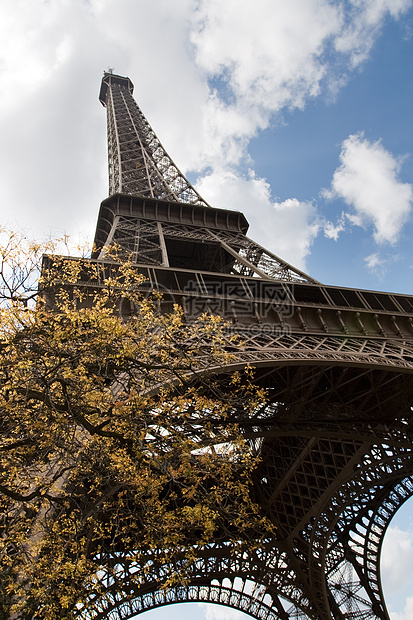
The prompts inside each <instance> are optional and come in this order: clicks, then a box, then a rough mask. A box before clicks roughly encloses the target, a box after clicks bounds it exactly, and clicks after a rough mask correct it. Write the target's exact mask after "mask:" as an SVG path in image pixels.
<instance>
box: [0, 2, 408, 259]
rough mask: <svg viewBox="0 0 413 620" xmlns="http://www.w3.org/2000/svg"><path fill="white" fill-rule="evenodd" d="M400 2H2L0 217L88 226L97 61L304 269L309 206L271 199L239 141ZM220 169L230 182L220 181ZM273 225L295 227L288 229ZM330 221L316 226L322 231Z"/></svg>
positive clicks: (298, 95)
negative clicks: (247, 173)
mask: <svg viewBox="0 0 413 620" xmlns="http://www.w3.org/2000/svg"><path fill="white" fill-rule="evenodd" d="M410 4H411V0H392V1H390V0H387V1H386V0H365V1H364V2H362V3H359V2H357V3H356V2H350V3H344V4H342V3H341V2H338V1H333V0H290V1H289V2H288V3H287V2H284V0H255V1H254V2H252V0H246V1H245V2H239V1H238V0H226V1H225V2H224V3H223V2H221V1H220V0H154V1H153V2H147V1H146V0H54V2H45V1H44V0H3V2H2V8H1V13H2V14H1V20H0V37H1V41H2V46H1V50H0V76H1V80H0V133H1V136H2V144H3V148H2V149H1V151H0V170H1V171H2V182H1V184H0V217H1V218H2V220H3V222H4V223H9V224H11V225H17V226H22V225H24V226H26V227H28V228H30V229H33V231H34V233H35V234H37V235H38V234H39V231H45V232H46V233H48V232H49V230H51V231H52V233H54V232H56V234H61V232H62V231H67V232H69V233H71V234H73V233H77V232H78V231H82V232H85V233H86V232H87V233H89V234H90V236H91V234H92V233H93V228H94V224H95V221H96V215H97V211H98V205H99V202H100V200H101V199H102V198H104V197H105V194H106V192H107V179H106V170H107V164H106V149H105V112H104V110H103V109H102V108H101V107H100V105H99V103H98V102H97V93H98V90H99V81H100V76H101V74H102V71H103V69H106V68H107V67H108V66H111V67H114V70H115V72H119V73H121V74H125V75H126V74H128V75H130V77H131V78H132V80H133V81H134V82H135V95H136V99H137V101H138V102H139V105H140V106H141V108H142V110H143V112H144V113H145V114H146V115H147V117H148V120H149V122H150V123H151V125H152V126H153V127H154V129H155V131H156V132H157V134H158V135H159V136H160V138H161V140H162V142H163V143H164V145H165V147H166V149H167V151H168V152H169V153H170V155H171V156H172V157H173V158H174V159H175V160H176V162H177V163H178V165H179V167H180V168H182V169H183V170H184V171H185V170H192V171H194V170H196V171H198V173H199V174H202V175H204V176H205V174H206V172H205V171H208V175H207V176H206V178H205V179H202V178H201V179H200V186H201V188H204V189H203V190H202V191H204V193H205V198H206V199H207V200H208V201H209V202H211V203H212V204H214V201H215V197H216V198H217V206H223V207H225V206H227V207H231V206H232V205H233V204H234V203H239V204H242V205H245V204H246V203H247V202H248V205H247V215H248V216H249V218H250V220H251V223H252V228H253V230H257V231H258V232H259V235H260V236H259V238H260V239H262V242H263V243H264V241H265V243H266V245H268V246H269V248H270V249H272V250H274V251H275V252H276V253H279V254H281V255H282V256H283V258H284V257H285V258H286V260H289V261H291V262H293V263H294V262H295V263H296V264H297V266H300V265H301V267H304V261H305V257H306V256H307V255H308V253H309V251H310V248H311V243H312V241H313V239H314V237H315V235H316V233H317V230H318V224H316V209H315V206H314V205H313V204H312V203H311V202H310V201H301V202H298V201H297V200H296V199H295V198H290V199H287V200H283V201H280V202H276V201H274V200H272V199H271V197H270V191H269V187H268V185H267V184H266V182H265V181H264V180H263V179H253V178H252V177H251V178H248V179H245V178H243V177H242V174H241V173H240V171H239V168H240V166H241V165H242V166H243V168H244V169H245V166H246V165H247V166H249V167H252V166H253V162H252V161H251V160H249V158H248V145H249V142H250V140H251V138H252V137H253V136H256V135H257V134H258V133H259V131H260V130H262V129H263V128H266V127H267V126H268V125H269V124H270V123H271V119H272V118H273V117H274V115H275V114H277V113H280V112H282V110H283V109H285V108H294V107H299V108H302V107H304V106H305V105H306V103H307V101H308V100H309V99H311V98H314V97H317V96H319V95H320V94H321V93H323V92H326V90H329V89H332V88H333V89H334V88H336V87H337V85H339V84H343V83H345V81H346V79H347V73H348V70H349V68H350V69H351V66H352V62H353V61H352V60H351V54H352V53H353V52H354V50H356V51H357V53H358V54H359V53H360V50H364V52H363V53H364V54H368V52H369V50H370V48H371V45H372V43H373V42H374V40H375V37H376V36H377V35H378V33H379V30H380V27H381V25H382V23H383V19H384V17H385V16H386V15H388V16H392V17H393V18H399V17H400V15H402V13H403V12H404V11H405V10H407V8H408V6H409V5H410ZM355 7H356V8H357V10H356V8H355ZM366 29H368V32H369V33H370V35H371V36H370V35H369V38H368V40H367V38H366V36H365V33H366ZM346 33H347V34H348V33H351V37H350V38H349V37H347V39H346V38H345V37H346ZM339 41H341V43H340V45H341V47H340V45H339V44H338V42H339ZM344 42H345V44H344ZM214 80H216V82H215V83H214ZM217 84H219V86H220V87H219V88H215V87H216V86H217ZM223 85H225V86H226V87H225V88H222V86H223ZM211 171H212V172H211ZM231 174H233V175H234V178H236V179H238V181H237V182H235V181H234V182H232V183H229V184H228V187H227V188H224V187H223V183H222V179H226V180H228V175H231ZM215 183H216V184H217V185H216V187H215V186H214V184H215ZM241 188H243V189H244V190H245V191H246V196H245V199H243V198H242V196H240V193H239V192H240V190H241ZM229 189H232V190H233V191H234V197H233V198H232V199H230V198H228V196H229ZM274 190H275V191H276V188H274ZM221 198H225V200H223V199H222V200H221ZM254 200H256V201H257V202H256V203H255V206H253V203H254ZM240 208H241V207H240ZM263 222H265V224H263ZM267 224H268V226H267ZM287 225H288V226H292V229H293V230H294V228H295V227H297V230H298V232H297V235H296V238H294V236H293V235H292V233H291V230H287ZM339 232H341V230H339V229H338V228H337V225H336V228H334V227H330V228H328V227H327V229H326V234H329V235H332V238H335V236H337V235H338V234H339ZM254 234H255V233H254ZM284 252H285V253H286V254H284Z"/></svg>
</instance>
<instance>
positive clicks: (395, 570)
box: [381, 526, 413, 618]
mask: <svg viewBox="0 0 413 620" xmlns="http://www.w3.org/2000/svg"><path fill="white" fill-rule="evenodd" d="M381 571H382V582H383V587H384V591H385V592H395V591H397V590H401V589H402V588H404V587H405V586H406V585H408V584H409V582H410V581H411V575H412V574H413V532H411V531H405V530H402V529H400V528H399V527H392V526H390V527H389V528H388V530H387V532H386V537H385V539H384V544H383V551H382V560H381ZM410 618H413V615H412V616H410Z"/></svg>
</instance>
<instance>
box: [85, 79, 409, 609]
mask: <svg viewBox="0 0 413 620" xmlns="http://www.w3.org/2000/svg"><path fill="white" fill-rule="evenodd" d="M132 92H133V86H132V83H131V82H130V80H129V79H128V78H124V77H121V76H115V75H113V74H110V73H106V74H105V75H104V78H103V81H102V90H101V96H100V100H101V101H102V103H103V104H104V105H105V106H106V107H107V114H108V143H109V177H110V193H111V197H110V198H108V199H107V200H106V201H104V202H103V203H102V206H101V211H100V215H99V220H98V227H97V232H96V247H97V250H96V252H95V254H94V256H93V259H92V260H94V261H97V262H98V263H99V264H101V266H102V277H103V276H104V274H105V273H107V271H108V270H110V269H116V263H115V262H113V261H112V262H110V260H109V259H108V251H109V250H110V248H112V247H114V246H116V248H117V249H118V252H119V254H120V256H121V257H123V258H125V257H128V258H130V259H131V260H132V261H133V263H134V264H135V265H136V269H138V270H139V271H140V272H141V273H143V275H144V276H145V277H146V278H147V282H146V283H145V285H142V292H143V293H144V294H145V292H146V291H149V292H151V291H154V290H155V291H161V292H162V293H163V298H162V300H161V301H159V311H160V312H168V310H170V309H171V308H172V305H173V304H180V305H181V306H182V308H183V311H184V316H185V317H186V320H187V321H188V322H191V321H193V320H194V319H196V317H197V316H199V315H200V314H202V313H203V312H208V313H211V314H220V315H222V316H223V317H224V318H225V319H226V320H227V321H228V325H227V329H228V348H231V351H232V352H233V361H232V365H227V366H226V367H225V369H222V368H210V367H209V365H208V359H205V370H206V371H209V372H211V373H215V375H216V376H217V378H220V380H221V381H222V386H223V387H225V385H228V384H227V383H225V382H226V381H228V374H230V373H231V372H232V371H235V370H236V369H239V368H242V367H245V366H246V365H247V364H249V365H251V366H253V367H254V368H255V375H254V376H255V381H256V383H257V385H258V386H259V387H260V388H262V389H263V390H265V392H266V394H267V402H266V404H265V406H263V407H262V408H261V409H259V410H256V411H254V412H253V413H251V412H237V414H236V417H235V418H234V419H233V420H228V422H236V423H237V424H238V425H239V427H240V428H241V429H242V431H243V433H244V435H245V437H246V439H247V440H248V441H250V442H251V444H252V445H253V446H254V448H255V449H256V450H257V451H259V453H260V456H261V461H260V466H259V469H258V470H257V472H256V474H255V480H254V488H253V495H254V500H255V501H256V502H258V503H259V505H260V507H261V508H262V511H263V513H264V514H265V516H266V517H267V518H269V519H271V521H272V522H273V524H274V525H275V527H276V529H275V534H274V535H272V536H271V537H268V539H267V540H265V541H264V542H263V543H262V544H261V545H260V546H259V547H258V548H255V549H252V550H251V548H249V549H247V546H245V548H244V549H243V548H242V545H241V547H240V549H237V550H236V551H234V549H232V548H231V547H230V545H229V544H228V543H227V542H226V540H223V539H221V540H219V539H218V538H217V540H216V542H215V543H214V544H211V546H210V547H209V548H208V549H203V550H202V552H198V557H196V559H195V560H193V559H191V560H188V559H183V558H182V557H172V558H170V561H169V563H168V564H165V562H164V561H162V560H161V555H162V554H161V553H160V552H161V551H162V550H153V549H152V550H147V551H146V552H145V553H146V555H145V559H144V561H142V560H140V561H139V562H138V561H137V559H136V556H135V557H134V556H133V554H132V555H129V556H128V555H127V554H126V553H125V551H124V549H122V545H121V544H118V545H117V547H116V550H115V551H114V550H113V548H112V547H111V546H110V543H109V542H106V541H105V540H103V541H102V545H101V547H100V556H99V558H100V561H101V570H100V571H99V573H98V575H97V577H96V579H97V581H98V582H99V583H98V586H99V587H97V588H95V589H94V593H93V592H92V591H90V596H89V598H88V600H87V602H86V603H85V606H84V607H82V608H80V607H79V609H78V612H77V613H78V616H79V618H82V619H84V620H86V619H88V620H89V619H94V620H103V619H104V618H105V619H106V618H108V619H110V620H126V619H127V618H132V617H133V616H135V615H138V614H141V613H143V612H145V611H147V610H149V609H152V608H154V607H159V606H162V605H169V604H172V603H175V602H183V601H206V602H216V603H221V604H222V605H226V606H229V607H232V608H234V609H239V610H241V611H244V612H245V613H247V614H249V615H250V616H251V617H253V618H260V619H265V620H305V619H311V620H332V619H333V620H389V616H388V613H387V611H386V606H385V602H384V597H383V591H382V586H381V581H380V553H381V547H382V542H383V538H384V534H385V531H386V528H387V527H388V524H389V522H390V520H391V518H392V516H393V515H394V513H395V512H396V511H397V509H398V508H399V507H400V506H401V505H402V504H403V502H405V501H406V500H407V499H408V498H409V497H411V496H412V495H413V458H412V457H413V447H412V446H413V443H412V441H413V414H412V409H413V297H412V296H409V295H398V294H390V293H381V292H375V291H362V290H356V289H344V288H339V287H333V286H324V285H322V284H320V283H319V282H317V281H316V280H314V279H313V278H311V277H310V276H308V275H307V274H305V273H303V272H301V271H300V270H298V269H296V268H294V267H293V266H292V265H289V264H288V263H286V262H285V261H283V260H282V259H280V258H278V257H277V256H276V255H275V254H272V253H271V252H269V251H268V250H265V249H264V248H262V247H261V246H259V245H258V244H257V243H255V242H254V241H252V240H251V239H249V238H248V237H247V236H246V231H247V228H248V223H247V222H246V220H245V218H244V217H243V216H242V214H239V213H237V212H233V211H223V210H219V209H214V208H212V207H210V206H209V205H208V204H207V203H206V202H205V201H204V200H203V199H202V198H201V197H200V196H199V195H198V194H197V192H196V191H195V190H194V188H193V187H192V186H191V185H190V184H189V182H188V181H187V180H186V179H185V177H184V176H183V175H182V174H181V173H180V172H179V170H178V169H177V168H176V166H175V165H174V164H173V162H172V160H171V159H170V158H169V156H168V155H167V154H166V152H165V151H164V149H163V147H162V146H161V145H160V143H159V140H158V139H157V137H156V136H155V134H154V133H153V131H152V129H151V127H150V125H149V124H148V122H147V121H146V119H145V117H144V116H143V114H142V112H141V111H140V110H139V108H138V107H137V105H136V103H135V102H134V100H133V98H132ZM112 194H113V195H112ZM114 194H116V195H114ZM85 285H90V282H89V283H88V282H85ZM93 286H96V287H98V286H99V282H94V283H93ZM120 313H121V314H122V308H121V309H120ZM125 315H127V312H125ZM125 318H126V316H125ZM234 332H235V333H237V334H238V335H239V336H240V338H241V344H240V346H239V347H238V349H236V350H234V346H233V343H232V341H231V336H232V335H233V333H234ZM211 424H213V425H214V424H215V425H216V427H217V428H219V426H220V424H222V420H220V419H219V418H217V419H215V420H211ZM242 542H243V541H241V543H242ZM189 543H191V541H189ZM195 550H196V548H195ZM183 564H185V576H186V580H185V583H183V584H180V585H176V586H174V587H169V588H165V587H164V585H165V582H166V580H167V579H168V577H170V576H171V575H173V574H175V575H176V573H177V572H178V573H179V571H180V569H181V568H182V565H183ZM96 592H99V594H96Z"/></svg>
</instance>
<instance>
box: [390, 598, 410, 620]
mask: <svg viewBox="0 0 413 620" xmlns="http://www.w3.org/2000/svg"><path fill="white" fill-rule="evenodd" d="M390 618H391V620H412V618H413V597H412V596H409V597H408V598H407V599H406V603H405V606H404V610H403V611H402V612H401V613H397V612H395V611H390Z"/></svg>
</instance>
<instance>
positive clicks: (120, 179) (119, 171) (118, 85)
mask: <svg viewBox="0 0 413 620" xmlns="http://www.w3.org/2000/svg"><path fill="white" fill-rule="evenodd" d="M103 86H104V88H102V90H101V99H100V100H101V102H102V103H103V104H104V105H106V107H107V119H108V152H109V193H110V194H115V193H118V192H123V193H126V194H139V195H141V196H150V197H152V198H163V199H166V200H176V201H181V202H185V203H188V204H199V205H203V206H205V207H207V206H209V205H208V204H207V203H206V202H205V200H203V198H201V196H200V195H199V194H198V192H197V191H196V190H195V189H194V188H193V187H192V185H191V184H190V183H189V181H188V180H187V179H186V178H185V177H184V175H183V174H182V173H181V172H180V171H179V170H178V168H177V166H176V165H175V164H174V162H173V161H172V160H171V158H170V157H169V155H168V154H167V152H166V151H165V149H164V148H163V146H162V144H161V143H160V141H159V140H158V138H157V136H156V135H155V133H154V131H153V130H152V128H151V126H150V125H149V123H148V121H147V120H146V118H145V116H144V115H143V114H142V112H141V110H140V109H139V107H138V106H137V104H136V102H135V100H134V99H133V97H132V92H133V84H132V82H131V81H130V80H129V79H128V78H122V77H121V76H116V75H112V74H111V73H106V74H105V76H104V78H103Z"/></svg>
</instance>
